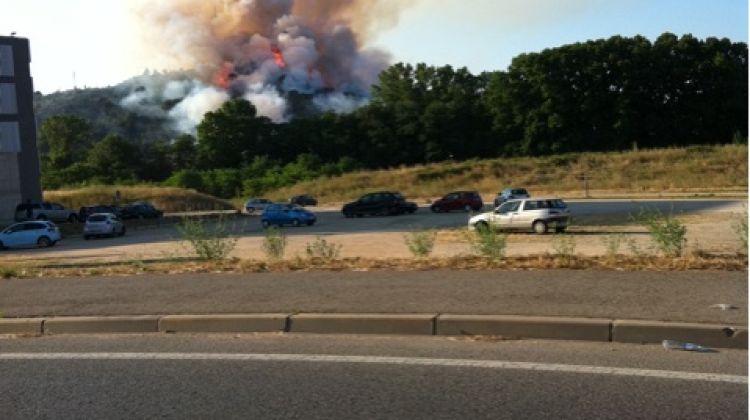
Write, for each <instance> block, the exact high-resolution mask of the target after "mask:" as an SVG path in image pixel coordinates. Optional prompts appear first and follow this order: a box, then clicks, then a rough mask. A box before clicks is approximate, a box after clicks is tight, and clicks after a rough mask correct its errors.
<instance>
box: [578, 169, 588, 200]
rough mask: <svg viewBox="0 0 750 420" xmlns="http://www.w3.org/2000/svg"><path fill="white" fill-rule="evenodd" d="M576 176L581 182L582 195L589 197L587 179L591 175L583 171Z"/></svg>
mask: <svg viewBox="0 0 750 420" xmlns="http://www.w3.org/2000/svg"><path fill="white" fill-rule="evenodd" d="M576 178H577V179H578V180H579V181H581V182H583V196H584V197H585V198H589V179H591V176H589V175H588V174H587V173H586V172H583V173H581V174H580V175H578V176H577V177H576Z"/></svg>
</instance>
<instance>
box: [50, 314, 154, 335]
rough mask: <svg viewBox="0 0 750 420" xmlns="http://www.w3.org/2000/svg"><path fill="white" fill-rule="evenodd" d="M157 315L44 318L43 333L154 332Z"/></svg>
mask: <svg viewBox="0 0 750 420" xmlns="http://www.w3.org/2000/svg"><path fill="white" fill-rule="evenodd" d="M159 318H160V317H159V316H158V315H141V316H90V317H89V316H75V317H54V318H46V319H45V320H44V324H43V332H44V334H116V333H155V332H158V331H159Z"/></svg>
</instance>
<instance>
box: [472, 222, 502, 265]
mask: <svg viewBox="0 0 750 420" xmlns="http://www.w3.org/2000/svg"><path fill="white" fill-rule="evenodd" d="M507 242H508V235H507V234H505V233H498V232H495V231H494V230H493V229H476V230H474V232H473V233H471V234H470V235H469V243H470V244H471V249H472V250H473V251H474V252H475V253H476V254H478V255H481V256H483V257H486V258H488V259H490V260H491V261H493V262H496V261H499V260H501V259H502V258H503V257H505V248H506V245H507Z"/></svg>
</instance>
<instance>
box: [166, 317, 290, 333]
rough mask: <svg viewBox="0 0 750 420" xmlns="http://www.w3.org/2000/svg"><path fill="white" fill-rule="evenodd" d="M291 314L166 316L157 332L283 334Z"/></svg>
mask: <svg viewBox="0 0 750 420" xmlns="http://www.w3.org/2000/svg"><path fill="white" fill-rule="evenodd" d="M290 315H291V314H236V315H232V314H230V315H167V316H163V317H161V319H160V320H159V332H168V333H170V332H177V333H180V332H191V333H228V332H234V333H239V332H284V331H287V329H288V325H287V323H288V319H289V316H290Z"/></svg>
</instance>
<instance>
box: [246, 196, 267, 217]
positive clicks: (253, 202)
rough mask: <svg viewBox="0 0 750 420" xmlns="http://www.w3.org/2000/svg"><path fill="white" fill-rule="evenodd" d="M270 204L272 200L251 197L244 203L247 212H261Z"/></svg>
mask: <svg viewBox="0 0 750 420" xmlns="http://www.w3.org/2000/svg"><path fill="white" fill-rule="evenodd" d="M271 204H273V201H271V200H269V199H267V198H251V199H249V200H247V202H246V203H245V211H246V212H247V213H248V214H253V213H255V212H258V213H263V212H264V211H265V210H266V208H267V207H268V206H270V205H271Z"/></svg>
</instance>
